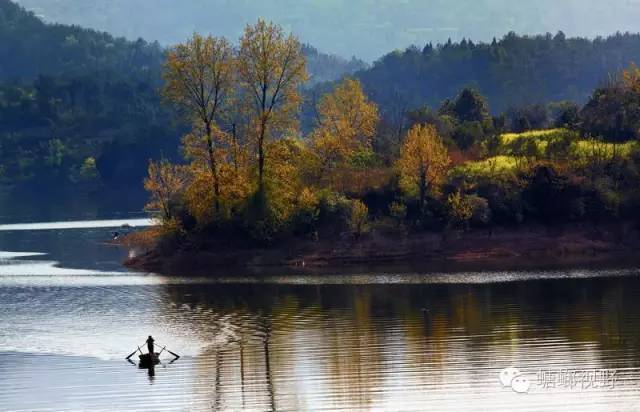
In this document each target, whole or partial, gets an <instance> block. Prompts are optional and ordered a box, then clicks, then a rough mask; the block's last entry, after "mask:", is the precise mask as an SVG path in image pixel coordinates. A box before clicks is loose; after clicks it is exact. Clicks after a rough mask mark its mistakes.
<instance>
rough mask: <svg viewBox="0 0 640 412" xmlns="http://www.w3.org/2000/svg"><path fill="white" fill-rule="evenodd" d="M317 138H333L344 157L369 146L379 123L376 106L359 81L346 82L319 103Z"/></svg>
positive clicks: (349, 80)
mask: <svg viewBox="0 0 640 412" xmlns="http://www.w3.org/2000/svg"><path fill="white" fill-rule="evenodd" d="M317 109H318V115H319V118H320V127H319V128H318V133H319V135H321V136H323V138H324V139H327V138H334V139H335V140H336V142H335V144H334V146H335V147H337V148H338V150H340V151H341V152H342V153H341V154H342V155H343V156H345V157H348V156H349V155H350V154H351V153H353V152H356V151H361V150H365V149H367V148H369V147H370V146H371V139H372V138H373V136H374V134H375V133H376V126H377V124H378V120H379V119H378V107H377V106H376V105H375V103H372V102H370V101H369V100H368V99H367V96H366V95H365V94H364V92H363V91H362V86H361V84H360V81H359V80H355V79H345V80H343V82H342V83H340V84H339V85H338V86H337V87H336V88H335V90H334V91H333V93H331V94H327V95H325V96H323V97H322V99H321V100H320V103H318V108H317Z"/></svg>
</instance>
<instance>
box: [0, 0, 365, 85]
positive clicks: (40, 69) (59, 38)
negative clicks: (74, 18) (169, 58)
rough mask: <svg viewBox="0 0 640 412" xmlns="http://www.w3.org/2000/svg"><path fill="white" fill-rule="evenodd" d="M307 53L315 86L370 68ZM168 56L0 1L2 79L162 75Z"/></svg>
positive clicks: (154, 46) (159, 49) (158, 49)
mask: <svg viewBox="0 0 640 412" xmlns="http://www.w3.org/2000/svg"><path fill="white" fill-rule="evenodd" d="M47 4H48V3H47ZM304 53H305V55H306V56H307V61H308V69H309V72H310V74H311V79H310V82H311V83H312V84H313V83H317V82H322V81H330V80H335V79H338V78H340V77H341V76H343V75H344V74H346V73H353V72H355V71H357V70H360V69H363V68H364V67H365V64H364V63H363V62H362V61H360V60H358V59H355V58H352V59H350V60H347V59H344V58H342V57H338V56H334V55H329V54H326V53H321V52H320V51H318V50H317V49H316V48H314V47H313V46H310V45H305V47H304ZM163 59H164V49H163V47H161V46H160V45H159V44H158V43H157V42H153V43H148V42H146V41H144V40H142V39H138V40H136V41H129V40H126V39H125V38H123V37H114V36H112V35H110V34H108V33H105V32H99V31H96V30H92V29H85V28H82V27H80V26H68V25H63V24H47V23H45V22H43V21H42V20H41V19H40V18H38V17H37V16H36V15H35V14H34V13H32V12H27V11H25V10H24V9H23V8H22V7H20V6H18V5H17V4H15V3H12V2H11V1H9V0H0V61H1V62H2V64H0V79H2V78H5V79H16V78H34V77H36V76H37V75H61V74H64V75H65V76H73V75H79V74H81V73H87V72H92V71H102V72H103V71H109V70H114V71H117V72H121V73H127V75H128V76H130V77H134V76H136V75H138V74H140V73H147V74H150V75H153V76H156V77H157V78H158V79H159V74H160V70H161V65H162V61H163Z"/></svg>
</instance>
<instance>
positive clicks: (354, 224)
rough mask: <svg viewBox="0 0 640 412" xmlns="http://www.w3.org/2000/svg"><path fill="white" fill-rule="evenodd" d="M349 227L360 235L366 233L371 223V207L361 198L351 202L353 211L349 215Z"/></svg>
mask: <svg viewBox="0 0 640 412" xmlns="http://www.w3.org/2000/svg"><path fill="white" fill-rule="evenodd" d="M348 223H349V229H351V231H352V232H353V233H354V234H355V235H356V236H359V235H361V234H363V233H365V232H366V231H367V229H368V224H369V209H368V208H367V205H365V204H364V203H362V202H361V201H360V200H357V199H356V200H353V201H352V202H351V213H350V215H349V221H348Z"/></svg>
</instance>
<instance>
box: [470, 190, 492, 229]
mask: <svg viewBox="0 0 640 412" xmlns="http://www.w3.org/2000/svg"><path fill="white" fill-rule="evenodd" d="M467 201H468V202H469V204H470V206H471V219H470V221H471V224H472V225H473V226H484V225H486V224H487V223H489V222H490V221H491V208H490V207H489V201H488V200H487V199H485V198H483V197H480V196H476V195H471V196H467Z"/></svg>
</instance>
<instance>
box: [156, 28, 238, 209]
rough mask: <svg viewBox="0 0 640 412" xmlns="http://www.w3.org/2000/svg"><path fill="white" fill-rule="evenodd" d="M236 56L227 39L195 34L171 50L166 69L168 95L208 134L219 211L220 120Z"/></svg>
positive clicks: (197, 131)
mask: <svg viewBox="0 0 640 412" xmlns="http://www.w3.org/2000/svg"><path fill="white" fill-rule="evenodd" d="M233 67H234V55H233V50H232V48H231V45H230V44H229V42H228V41H227V40H226V39H224V38H216V37H211V36H208V37H202V36H200V35H199V34H194V35H193V37H192V38H191V39H189V40H188V41H187V42H186V43H183V44H179V45H177V46H175V47H174V48H173V49H172V50H170V51H169V54H168V56H167V62H166V63H165V69H164V79H165V86H164V95H165V96H166V98H167V99H168V100H169V101H171V102H172V103H174V104H175V105H177V106H178V107H180V109H181V110H182V113H183V114H184V115H185V116H186V117H187V118H188V119H189V120H191V121H192V122H193V126H194V131H195V132H196V133H198V134H200V133H202V134H204V140H205V142H206V150H207V156H208V163H209V170H210V171H211V183H212V187H213V200H214V208H215V212H216V213H217V212H219V209H220V179H219V165H218V163H219V162H218V161H217V159H216V153H215V152H216V144H217V143H221V141H222V140H223V132H222V131H221V130H220V128H219V127H218V126H217V123H216V120H217V119H218V116H220V115H221V112H222V110H224V105H225V103H226V102H227V100H228V98H229V93H230V91H231V89H232V85H233V72H234V70H233Z"/></svg>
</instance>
